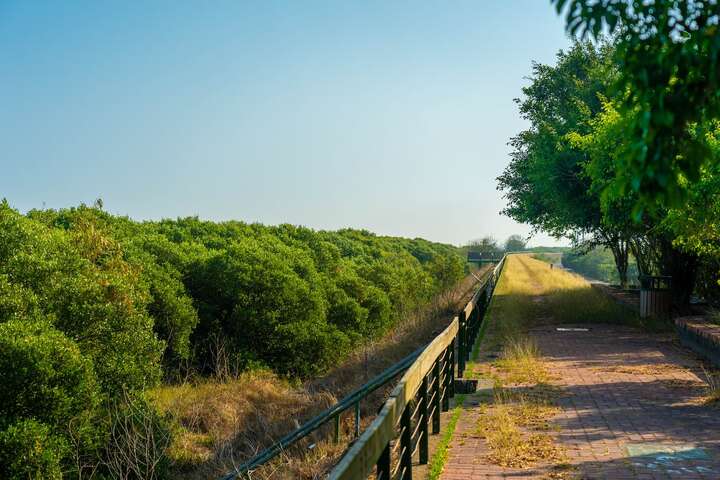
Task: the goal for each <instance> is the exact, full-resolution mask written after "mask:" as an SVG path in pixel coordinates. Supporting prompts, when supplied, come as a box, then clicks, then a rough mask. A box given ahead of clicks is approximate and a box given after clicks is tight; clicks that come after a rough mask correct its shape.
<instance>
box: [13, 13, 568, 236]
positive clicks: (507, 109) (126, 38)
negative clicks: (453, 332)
mask: <svg viewBox="0 0 720 480" xmlns="http://www.w3.org/2000/svg"><path fill="white" fill-rule="evenodd" d="M568 44H569V40H568V39H567V38H566V37H565V34H564V30H563V22H562V20H561V19H560V18H558V17H557V16H556V15H555V12H554V9H553V7H551V5H550V3H549V1H543V0H512V1H508V0H505V1H489V0H487V1H474V2H471V1H453V2H440V1H437V2H404V1H362V2H350V1H347V2H346V1H339V0H338V1H325V2H319V1H318V2H316V1H287V2H278V1H257V2H250V1H241V0H234V1H227V2H220V1H217V2H190V1H167V2H160V1H152V2H119V1H118V2H110V1H93V2H80V1H78V2H67V3H63V2H25V1H11V0H4V1H2V2H0V78H1V79H2V81H0V144H1V145H2V157H0V166H1V167H2V170H1V171H2V174H1V176H0V197H6V198H7V199H8V200H9V201H10V203H11V204H12V205H13V206H14V207H16V208H18V209H20V210H21V211H25V210H27V209H30V208H39V207H42V206H43V205H45V206H47V207H52V208H58V207H66V206H71V205H77V204H79V203H80V202H85V203H91V202H92V201H93V200H94V199H95V198H97V197H101V198H102V199H103V200H104V203H105V207H106V209H107V210H108V211H110V212H113V213H119V214H125V215H129V216H131V217H133V218H136V219H146V218H147V219H157V218H163V217H176V216H186V215H199V216H200V217H202V218H208V219H214V220H223V219H238V220H245V221H259V222H262V223H266V224H277V223H283V222H288V223H293V224H302V225H307V226H310V227H313V228H323V229H336V228H341V227H359V228H367V229H369V230H372V231H375V232H378V233H382V234H392V235H401V236H408V237H415V236H420V237H425V238H428V239H431V240H438V241H445V242H451V243H456V244H458V243H463V242H465V241H467V240H469V239H472V238H477V237H480V236H482V235H487V234H489V235H493V236H495V237H497V238H500V239H504V238H505V237H507V236H508V235H510V234H512V233H521V234H526V233H528V231H529V229H528V228H527V227H526V226H522V225H518V224H516V223H514V222H513V221H511V220H510V219H508V218H505V217H503V216H501V215H500V214H499V211H500V210H501V209H502V207H503V200H502V199H501V196H500V194H499V192H497V191H496V188H495V177H496V176H497V175H498V174H499V173H500V172H501V171H502V169H503V167H504V166H505V165H506V164H507V162H508V151H509V149H508V147H507V141H508V139H509V137H510V136H512V135H513V134H515V133H516V132H518V131H519V130H520V129H522V128H523V127H524V126H525V124H524V122H523V121H522V120H521V119H520V118H519V115H518V112H517V108H516V106H515V104H514V102H513V98H515V97H517V96H519V95H520V88H521V87H522V86H523V85H525V84H527V80H526V79H525V77H527V76H528V75H529V73H530V68H531V62H532V61H533V60H535V61H539V62H542V63H549V62H552V61H553V58H554V56H555V53H556V52H557V51H558V50H559V49H561V48H565V47H567V46H568ZM533 243H535V244H539V243H542V244H548V243H552V240H550V239H548V238H547V237H545V236H542V235H540V236H537V237H536V238H535V239H534V241H533Z"/></svg>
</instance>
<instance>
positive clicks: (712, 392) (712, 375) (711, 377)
mask: <svg viewBox="0 0 720 480" xmlns="http://www.w3.org/2000/svg"><path fill="white" fill-rule="evenodd" d="M703 373H704V376H705V381H706V382H707V392H706V394H705V403H707V404H710V405H718V404H720V373H718V372H708V371H707V370H705V369H703Z"/></svg>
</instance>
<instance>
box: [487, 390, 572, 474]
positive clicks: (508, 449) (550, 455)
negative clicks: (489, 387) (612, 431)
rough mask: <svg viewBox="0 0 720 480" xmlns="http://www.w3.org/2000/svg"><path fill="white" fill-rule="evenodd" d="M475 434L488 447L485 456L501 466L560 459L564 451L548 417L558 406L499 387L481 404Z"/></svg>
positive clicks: (518, 465) (560, 460)
mask: <svg viewBox="0 0 720 480" xmlns="http://www.w3.org/2000/svg"><path fill="white" fill-rule="evenodd" d="M481 408H482V409H483V411H482V412H481V415H480V417H479V418H480V419H479V421H478V430H477V431H478V434H479V435H480V436H481V437H483V438H484V439H485V440H486V441H487V444H488V447H489V448H490V455H489V457H488V459H489V460H490V461H491V462H492V463H495V464H497V465H500V466H503V467H516V468H524V467H528V466H531V465H534V464H536V463H538V462H553V463H561V462H563V461H564V460H565V455H564V453H563V450H562V448H561V447H560V446H558V445H557V444H556V443H555V440H554V438H553V437H552V436H551V435H550V434H548V433H546V431H547V430H550V425H549V423H548V419H550V418H551V417H553V416H554V415H555V414H556V413H557V412H558V409H557V407H555V406H554V405H553V404H552V403H551V401H550V400H549V399H548V398H544V399H538V398H536V397H532V396H526V395H523V394H515V393H513V392H512V391H510V390H508V389H505V388H499V389H496V393H495V396H494V399H493V403H492V404H491V405H483V406H482V407H481Z"/></svg>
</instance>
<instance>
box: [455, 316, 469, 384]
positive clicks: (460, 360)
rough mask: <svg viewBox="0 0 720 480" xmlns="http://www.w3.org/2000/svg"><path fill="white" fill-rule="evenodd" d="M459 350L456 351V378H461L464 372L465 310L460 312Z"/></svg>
mask: <svg viewBox="0 0 720 480" xmlns="http://www.w3.org/2000/svg"><path fill="white" fill-rule="evenodd" d="M458 335H459V337H460V346H459V347H460V348H459V349H458V372H457V374H458V377H462V376H463V373H464V372H465V356H466V350H467V319H466V318H465V310H463V311H462V312H460V332H459V334H458Z"/></svg>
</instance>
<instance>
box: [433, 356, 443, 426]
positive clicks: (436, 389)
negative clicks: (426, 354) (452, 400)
mask: <svg viewBox="0 0 720 480" xmlns="http://www.w3.org/2000/svg"><path fill="white" fill-rule="evenodd" d="M433 377H435V383H433V401H432V403H433V418H432V424H433V427H432V433H433V434H436V433H440V408H442V407H441V406H440V400H441V399H440V395H442V385H440V380H441V379H442V377H441V376H440V359H436V360H435V365H433Z"/></svg>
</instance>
